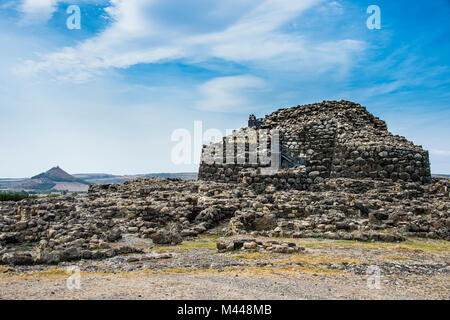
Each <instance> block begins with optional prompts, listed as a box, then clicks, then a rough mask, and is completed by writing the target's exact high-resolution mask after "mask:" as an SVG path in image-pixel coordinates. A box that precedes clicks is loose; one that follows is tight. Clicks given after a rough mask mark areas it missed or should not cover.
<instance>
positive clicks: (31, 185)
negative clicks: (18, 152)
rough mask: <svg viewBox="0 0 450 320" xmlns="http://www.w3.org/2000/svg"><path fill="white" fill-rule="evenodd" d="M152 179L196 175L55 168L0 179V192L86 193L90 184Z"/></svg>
mask: <svg viewBox="0 0 450 320" xmlns="http://www.w3.org/2000/svg"><path fill="white" fill-rule="evenodd" d="M154 177H157V178H178V179H182V180H195V179H197V173H196V172H180V173H149V174H138V175H123V176H120V175H112V174H107V173H79V174H73V175H71V174H69V173H67V172H66V171H64V170H63V169H61V168H60V167H58V166H57V167H54V168H51V169H50V170H48V171H46V172H43V173H40V174H38V175H36V176H33V177H31V178H24V179H0V192H22V191H25V192H32V193H50V192H62V191H67V192H87V191H88V188H89V185H91V184H117V183H123V182H126V181H130V180H136V179H142V178H154Z"/></svg>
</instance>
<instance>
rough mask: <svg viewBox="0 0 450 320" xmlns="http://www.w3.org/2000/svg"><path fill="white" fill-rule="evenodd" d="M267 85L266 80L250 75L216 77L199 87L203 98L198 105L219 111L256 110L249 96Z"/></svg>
mask: <svg viewBox="0 0 450 320" xmlns="http://www.w3.org/2000/svg"><path fill="white" fill-rule="evenodd" d="M265 87H266V83H265V81H264V80H262V79H260V78H258V77H254V76H250V75H241V76H231V77H219V78H215V79H212V80H210V81H208V82H206V83H204V84H202V85H201V86H200V87H199V92H200V95H201V99H200V100H199V101H198V102H197V103H196V107H197V108H198V109H200V110H207V111H219V112H231V111H244V110H251V109H253V110H254V108H255V106H254V105H252V101H250V99H249V97H251V96H252V95H254V94H257V93H258V92H259V91H261V90H262V89H264V88H265Z"/></svg>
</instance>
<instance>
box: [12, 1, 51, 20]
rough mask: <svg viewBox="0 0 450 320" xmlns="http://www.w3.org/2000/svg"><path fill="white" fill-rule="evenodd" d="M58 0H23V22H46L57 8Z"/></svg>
mask: <svg viewBox="0 0 450 320" xmlns="http://www.w3.org/2000/svg"><path fill="white" fill-rule="evenodd" d="M57 3H58V0H22V3H21V5H20V7H19V10H20V11H21V12H22V13H23V14H24V16H23V19H22V22H23V23H36V22H45V21H47V20H48V19H50V17H51V16H52V14H53V12H55V10H56V5H57Z"/></svg>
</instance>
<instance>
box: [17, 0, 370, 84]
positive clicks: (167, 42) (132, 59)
mask: <svg viewBox="0 0 450 320" xmlns="http://www.w3.org/2000/svg"><path fill="white" fill-rule="evenodd" d="M159 1H161V0H126V1H125V0H111V6H110V7H108V8H107V9H106V12H107V14H108V15H109V16H110V17H111V18H112V19H113V22H112V23H111V25H110V26H109V27H108V28H107V29H106V30H104V31H103V32H101V33H100V34H98V35H97V36H95V37H93V38H91V39H88V40H86V41H84V42H83V43H81V44H78V45H76V46H74V47H68V48H63V49H61V50H60V51H58V52H54V53H47V54H41V55H40V56H39V57H40V59H39V60H33V61H31V60H30V61H26V62H25V63H24V64H23V65H22V66H20V67H19V68H18V69H17V70H18V71H19V72H20V73H24V74H36V73H39V72H48V73H50V74H52V75H53V76H54V77H56V78H58V79H69V80H70V79H72V80H75V81H84V80H87V79H89V78H90V77H92V76H93V75H95V74H97V73H98V72H101V71H102V70H103V69H106V68H111V67H115V68H127V67H129V66H132V65H135V64H139V63H158V62H162V61H167V60H174V59H180V58H183V59H186V60H188V61H195V62H196V61H206V60H208V59H210V58H222V59H225V60H228V61H234V62H239V63H253V64H257V65H258V66H259V67H264V68H269V69H271V68H276V69H280V68H282V69H285V70H290V69H293V68H295V69H298V68H300V67H305V68H313V69H314V70H319V71H323V70H326V69H327V68H330V67H335V66H336V65H339V64H342V65H347V64H349V63H351V62H352V59H351V57H352V53H354V52H358V51H361V50H363V49H364V46H363V44H362V43H361V42H360V41H356V40H345V39H344V40H336V41H331V42H325V43H320V42H318V41H314V40H311V39H306V38H305V37H304V36H302V35H299V34H292V33H285V32H283V31H282V30H281V29H282V26H283V25H284V24H285V23H288V22H289V21H290V20H291V19H293V18H295V17H297V16H299V15H301V14H302V13H304V12H305V11H306V10H307V9H309V8H311V7H313V6H314V5H316V4H318V3H320V2H322V0H304V1H298V0H264V1H256V0H255V1H252V2H251V4H253V2H255V3H256V2H257V5H254V4H253V7H252V9H251V10H248V12H247V13H245V14H243V15H242V14H241V18H240V19H238V20H237V21H235V22H234V23H232V24H231V25H229V26H228V27H226V28H224V29H223V31H219V32H203V33H201V34H198V33H197V34H191V33H189V32H186V31H184V32H183V31H180V30H179V28H175V27H173V26H172V28H171V26H170V25H164V26H163V25H161V24H160V23H157V19H154V18H153V17H152V8H153V7H154V6H156V5H157V4H158V3H159ZM223 1H226V0H221V1H220V0H219V1H218V4H217V6H218V7H220V4H221V3H222V2H223ZM45 2H46V3H47V8H48V6H49V4H51V3H54V2H55V1H50V0H46V1H45Z"/></svg>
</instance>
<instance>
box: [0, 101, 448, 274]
mask: <svg viewBox="0 0 450 320" xmlns="http://www.w3.org/2000/svg"><path fill="white" fill-rule="evenodd" d="M264 130H266V131H264ZM267 130H271V131H267ZM277 130H278V132H277ZM277 135H278V138H277ZM277 139H278V140H279V144H278V145H277V144H276V143H272V141H275V140H277ZM224 140H230V141H231V143H216V144H211V145H210V146H205V147H204V149H203V154H202V163H201V166H200V170H199V180H190V181H183V180H179V179H161V178H151V179H139V180H134V181H128V182H125V183H123V184H104V185H92V186H90V188H89V192H88V194H87V195H78V196H72V195H71V196H68V195H67V196H61V197H57V198H49V197H45V196H42V197H38V198H36V199H25V200H22V201H19V202H14V201H6V202H0V264H8V265H40V264H58V263H68V262H70V261H74V260H80V259H83V260H98V259H111V258H112V257H115V256H118V255H125V256H126V255H130V254H131V255H142V254H143V248H142V247H140V246H137V245H134V243H135V242H134V240H133V239H137V238H141V239H151V240H152V242H151V244H152V245H164V244H171V245H176V244H179V243H180V242H182V241H184V240H186V239H192V238H193V237H197V236H198V235H201V234H204V233H209V234H215V235H221V236H226V237H228V238H225V239H221V240H220V241H217V248H218V250H219V251H220V252H224V251H229V250H236V249H239V248H244V249H249V250H256V249H258V248H259V249H260V250H264V251H267V252H281V253H289V252H300V251H301V248H298V247H296V246H295V245H292V244H289V243H278V242H277V241H274V240H273V239H270V238H272V237H281V238H324V239H343V240H357V241H387V242H395V241H403V240H405V239H407V238H408V237H420V238H431V239H445V240H449V239H450V216H449V213H450V198H449V189H450V188H449V187H450V179H445V178H431V176H430V167H429V160H428V153H427V152H426V151H425V150H423V149H422V148H421V147H419V146H415V145H414V144H413V143H412V142H409V141H407V140H406V139H405V138H403V137H399V136H394V135H392V134H391V133H389V132H388V131H387V128H386V124H385V123H384V122H383V121H381V120H379V119H378V118H376V117H374V116H373V115H371V114H370V113H369V112H367V111H366V109H365V108H364V107H362V106H360V105H357V104H354V103H352V102H347V101H340V102H335V101H330V102H323V103H318V104H312V105H306V106H299V107H294V108H289V109H281V110H278V111H276V112H274V113H272V114H271V115H268V116H266V117H265V118H264V119H263V121H262V124H261V127H260V128H259V129H258V130H251V129H249V128H245V129H241V130H238V131H236V132H235V134H234V135H233V136H230V137H226V138H224ZM225 142H226V141H225ZM230 146H231V147H230ZM274 146H275V147H274ZM227 147H228V148H227ZM255 159H256V160H255ZM273 168H275V169H276V170H275V171H274V170H272V169H273ZM231 236H233V237H231ZM230 237H231V238H232V239H230ZM235 237H238V238H235ZM239 237H243V238H239ZM254 237H270V238H269V239H270V240H264V241H262V240H261V241H260V240H255V238H254ZM149 241H150V240H149ZM163 257H166V258H167V256H164V255H163V256H161V255H160V256H157V255H156V256H155V255H150V256H142V257H141V258H137V257H136V256H131V257H128V258H127V259H138V260H139V259H157V258H163Z"/></svg>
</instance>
